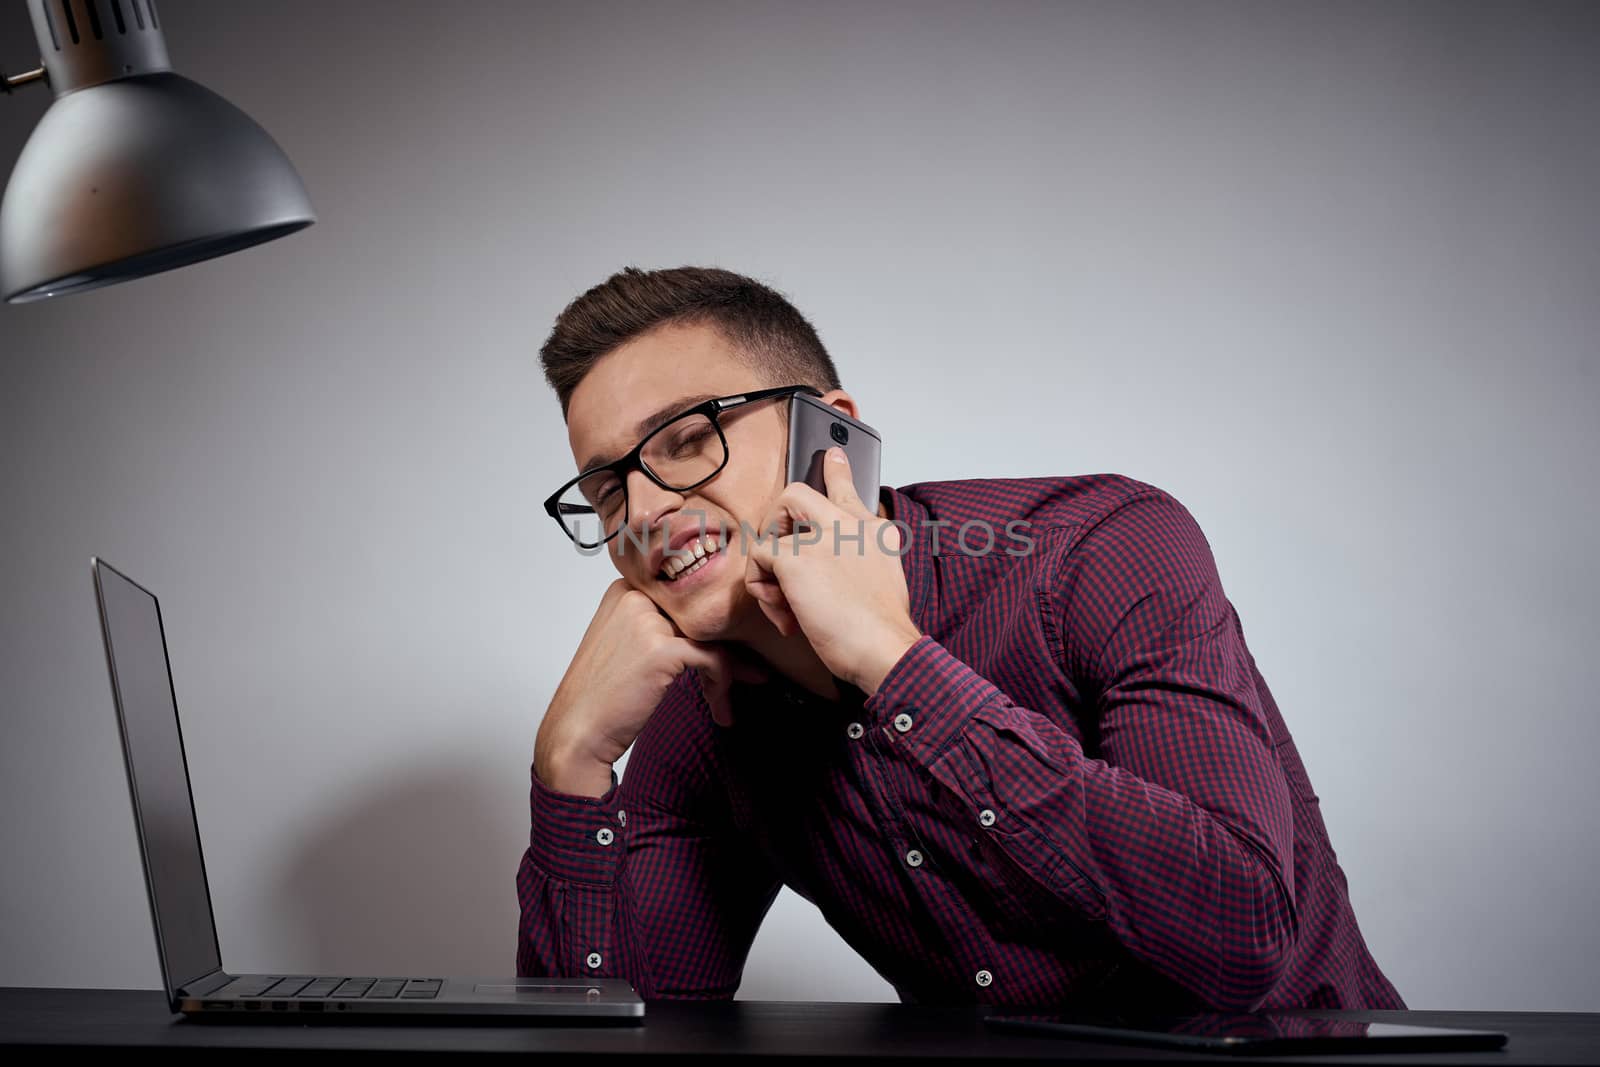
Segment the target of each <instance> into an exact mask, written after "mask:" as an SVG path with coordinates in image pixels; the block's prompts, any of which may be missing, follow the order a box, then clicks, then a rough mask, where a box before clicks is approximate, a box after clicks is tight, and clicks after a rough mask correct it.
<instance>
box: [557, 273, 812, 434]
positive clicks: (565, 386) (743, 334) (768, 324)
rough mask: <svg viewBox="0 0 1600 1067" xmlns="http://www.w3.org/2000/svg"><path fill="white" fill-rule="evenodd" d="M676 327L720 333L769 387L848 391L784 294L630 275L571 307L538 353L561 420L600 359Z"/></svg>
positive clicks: (727, 281) (738, 280) (712, 281)
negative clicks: (642, 337) (667, 327)
mask: <svg viewBox="0 0 1600 1067" xmlns="http://www.w3.org/2000/svg"><path fill="white" fill-rule="evenodd" d="M669 323H672V324H683V325H701V324H705V325H710V326H713V327H715V328H716V329H717V330H718V331H719V332H720V333H721V334H722V335H723V337H724V338H726V339H727V341H728V343H729V344H731V345H732V346H733V347H734V349H735V350H736V351H737V352H738V353H739V355H740V356H741V357H742V358H743V359H744V360H745V362H746V363H747V364H749V366H751V367H752V368H754V369H755V371H756V372H757V373H758V374H759V375H760V376H761V378H762V379H763V381H764V382H765V384H767V385H811V386H815V387H816V388H818V389H821V390H822V391H823V392H828V391H829V390H831V389H838V388H841V387H840V385H839V373H838V371H836V370H835V369H834V366H833V360H832V358H830V357H829V355H828V350H827V349H825V348H823V347H822V341H821V340H820V339H819V338H818V337H817V331H816V330H815V329H813V328H812V326H811V323H809V322H807V321H806V318H805V316H804V315H802V314H800V312H799V311H798V310H796V309H795V307H794V305H793V304H791V303H789V301H788V300H787V299H785V298H784V296H783V294H781V293H779V292H778V291H777V290H775V289H771V288H769V287H768V286H765V285H763V284H761V283H760V282H758V281H756V280H755V279H753V278H747V277H745V276H744V275H742V274H735V273H733V272H732V271H727V270H721V269H718V268H715V267H676V268H673V269H671V270H652V271H643V270H640V269H638V268H637V267H625V268H624V269H622V270H620V271H618V272H617V273H616V274H613V275H612V276H611V277H609V278H607V279H606V280H605V281H604V282H601V283H600V284H599V285H596V286H594V287H593V288H591V289H590V290H589V291H588V292H586V293H584V294H583V295H582V296H580V297H578V298H577V299H576V300H574V301H572V303H570V304H568V305H567V306H566V308H565V309H564V310H563V311H562V312H561V314H560V315H558V316H557V317H556V324H555V327H554V328H553V329H552V330H551V331H550V336H549V337H548V338H547V339H546V340H545V343H544V346H543V347H542V348H540V349H539V360H540V362H541V363H543V364H544V376H545V380H546V381H548V382H549V383H550V387H551V388H552V389H554V390H555V391H556V396H557V398H559V400H560V401H561V418H562V420H563V421H565V419H566V417H567V405H568V403H569V402H570V401H571V399H572V392H573V390H575V389H576V388H577V387H578V383H579V382H581V381H583V379H584V376H585V375H587V374H588V373H589V370H590V368H592V367H593V366H594V365H595V363H596V362H597V361H598V360H599V359H600V357H602V356H604V355H605V354H606V353H608V352H610V351H611V350H613V349H615V348H618V347H619V346H621V345H623V344H625V343H626V342H628V341H631V340H633V339H634V338H635V337H638V336H640V335H641V334H645V333H648V332H649V331H650V330H653V329H656V328H657V327H659V326H665V325H667V324H669Z"/></svg>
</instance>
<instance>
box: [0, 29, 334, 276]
mask: <svg viewBox="0 0 1600 1067" xmlns="http://www.w3.org/2000/svg"><path fill="white" fill-rule="evenodd" d="M28 14H29V15H30V16H31V17H32V19H33V29H34V35H35V37H36V38H37V39H38V43H39V54H40V61H41V63H42V64H43V69H44V71H45V74H46V76H47V77H48V79H49V82H50V86H51V88H52V89H53V90H54V92H55V97H56V99H55V102H54V103H53V104H51V105H50V108H49V110H47V111H46V112H45V113H44V117H43V118H42V119H40V120H39V124H38V125H37V126H36V127H34V130H33V134H32V136H31V137H29V138H28V143H27V144H26V145H24V146H23V148H22V155H21V156H19V157H18V159H17V164H16V167H15V169H14V170H13V171H12V173H11V180H10V182H9V183H8V184H7V186H6V192H5V199H4V201H3V202H0V292H3V293H4V295H5V299H6V300H7V301H9V302H10V303H13V304H19V303H24V302H26V301H30V300H42V299H44V298H45V297H49V296H60V295H62V294H65V293H75V292H82V291H84V290H87V289H97V288H99V287H100V286H102V285H111V284H113V283H116V282H121V281H127V280H129V279H131V278H138V277H143V276H144V275H147V274H155V273H157V272H159V271H164V270H172V269H173V268H174V267H182V266H185V265H187V264H190V263H196V262H198V261H200V260H202V259H210V258H211V257H213V256H220V255H223V254H225V253H228V252H234V251H237V250H239V249H241V248H248V247H250V246H251V245H256V244H260V243H261V242H263V241H270V240H272V239H273V238H274V237H282V236H284V235H285V234H290V233H293V232H294V231H296V230H300V229H304V228H305V227H307V226H309V225H311V224H312V223H313V222H315V221H316V215H315V214H313V213H312V210H311V201H310V199H309V198H308V197H307V196H306V190H305V186H303V185H302V184H301V182H300V176H299V175H298V174H296V173H295V170H294V167H293V166H292V165H291V164H290V163H289V160H288V158H287V157H286V156H285V155H284V154H283V152H282V150H281V149H279V148H278V146H277V144H276V143H274V141H273V140H272V138H271V137H270V136H268V135H267V132H266V131H265V130H263V129H262V128H261V127H260V126H258V125H256V123H255V122H254V121H253V120H252V119H251V118H250V116H248V115H246V114H245V113H244V112H243V111H240V110H239V109H238V108H236V107H234V106H233V105H232V104H230V103H228V102H227V101H226V100H224V99H223V98H222V97H220V96H218V95H217V94H216V93H213V92H212V91H211V90H209V89H207V88H205V87H204V86H202V85H199V84H197V83H196V82H193V81H190V80H189V79H188V78H185V77H183V76H181V75H178V74H174V73H172V66H171V63H170V61H169V60H168V57H167V44H166V35H165V33H164V31H163V30H162V28H161V20H160V16H159V13H158V12H157V10H156V4H155V0H28Z"/></svg>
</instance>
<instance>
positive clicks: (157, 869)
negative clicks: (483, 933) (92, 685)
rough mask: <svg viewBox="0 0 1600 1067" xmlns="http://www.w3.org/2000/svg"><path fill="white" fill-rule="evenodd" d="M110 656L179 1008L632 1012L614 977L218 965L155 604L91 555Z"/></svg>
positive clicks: (612, 1015)
mask: <svg viewBox="0 0 1600 1067" xmlns="http://www.w3.org/2000/svg"><path fill="white" fill-rule="evenodd" d="M90 562H91V564H92V566H93V570H94V583H95V596H96V599H97V600H98V602H99V605H100V628H101V632H102V633H103V635H104V637H105V647H106V664H107V666H108V668H109V669H110V672H111V688H112V692H113V695H114V696H115V698H116V710H117V721H118V723H119V725H120V727H121V731H122V752H123V759H124V763H125V765H126V768H127V772H128V790H129V794H130V796H131V798H132V800H133V816H134V822H135V824H136V826H137V828H138V831H139V851H140V854H141V856H142V857H143V860H144V875H145V888H146V890H147V891H148V893H149V897H150V917H151V919H152V920H153V921H154V923H155V934H156V947H157V949H158V950H159V954H160V957H161V977H162V981H163V982H164V984H165V985H166V991H167V1000H168V1003H169V1005H170V1007H171V1009H172V1011H173V1012H174V1013H177V1014H182V1015H185V1016H189V1017H193V1018H207V1019H209V1018H218V1019H221V1018H227V1019H234V1020H244V1019H249V1018H262V1019H266V1018H294V1019H295V1020H296V1021H299V1022H310V1021H312V1019H311V1015H313V1014H315V1015H319V1016H321V1017H323V1018H326V1019H329V1020H334V1019H349V1020H351V1021H355V1020H357V1019H365V1020H368V1021H381V1020H375V1019H374V1017H377V1016H389V1017H391V1018H393V1019H395V1021H409V1020H412V1019H422V1018H428V1017H435V1016H437V1017H446V1016H469V1017H476V1018H504V1017H523V1016H526V1017H528V1018H529V1019H530V1020H535V1021H537V1020H546V1021H554V1022H571V1021H577V1020H593V1021H618V1022H625V1021H633V1022H637V1021H639V1020H640V1019H641V1018H642V1017H643V1015H644V1001H643V1000H641V999H640V997H639V996H638V994H637V993H636V992H635V990H634V989H633V987H632V986H631V985H630V984H629V983H628V982H626V981H625V980H623V979H620V978H563V977H535V978H459V977H457V978H451V977H440V976H435V975H421V974H398V975H397V974H290V973H281V974H231V973H229V972H228V971H226V970H224V969H223V966H222V953H221V949H220V947H219V945H218V941H217V925H216V919H215V915H214V913H213V910H212V907H211V890H210V885H209V883H208V880H207V878H206V868H205V860H204V857H203V856H202V854H201V849H200V830H199V825H198V822H197V821H196V819H195V812H194V792H193V790H192V788H191V786H190V783H189V765H188V761H187V759H186V757H185V755H184V750H183V734H182V730H181V729H180V728H179V723H178V708H177V697H176V695H175V690H174V687H173V684H172V670H171V662H170V660H169V658H168V655H167V643H166V634H165V631H164V629H163V627H162V623H161V605H160V603H159V602H158V601H157V599H156V596H155V594H154V593H152V592H150V590H148V589H146V588H145V587H144V586H142V585H140V584H139V583H138V582H135V581H134V580H133V579H132V578H129V577H128V576H127V575H126V574H123V573H122V572H121V571H119V570H117V569H116V568H115V567H112V566H111V565H110V564H108V563H106V562H105V561H104V560H101V559H99V558H94V559H91V560H90Z"/></svg>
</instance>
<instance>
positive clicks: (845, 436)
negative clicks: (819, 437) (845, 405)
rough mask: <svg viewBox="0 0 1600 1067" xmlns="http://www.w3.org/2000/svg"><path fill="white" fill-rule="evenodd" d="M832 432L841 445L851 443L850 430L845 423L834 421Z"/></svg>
mask: <svg viewBox="0 0 1600 1067" xmlns="http://www.w3.org/2000/svg"><path fill="white" fill-rule="evenodd" d="M831 432H832V434H833V439H834V440H835V441H838V442H839V443H840V444H841V445H847V444H849V443H850V431H849V430H847V429H846V428H845V425H844V423H842V422H836V423H834V424H833V429H832V431H831Z"/></svg>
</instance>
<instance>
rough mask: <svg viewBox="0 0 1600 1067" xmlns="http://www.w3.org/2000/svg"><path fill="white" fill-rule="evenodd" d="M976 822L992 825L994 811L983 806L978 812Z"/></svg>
mask: <svg viewBox="0 0 1600 1067" xmlns="http://www.w3.org/2000/svg"><path fill="white" fill-rule="evenodd" d="M978 822H980V823H982V824H983V825H984V826H993V825H994V812H992V811H990V810H989V809H988V808H984V809H983V810H982V811H980V812H978Z"/></svg>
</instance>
